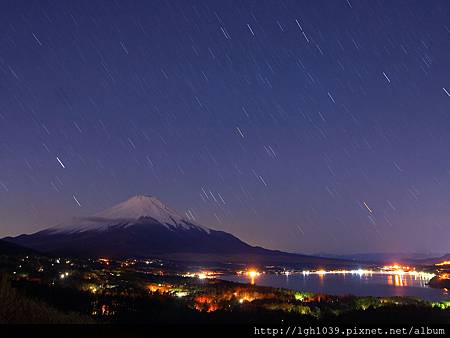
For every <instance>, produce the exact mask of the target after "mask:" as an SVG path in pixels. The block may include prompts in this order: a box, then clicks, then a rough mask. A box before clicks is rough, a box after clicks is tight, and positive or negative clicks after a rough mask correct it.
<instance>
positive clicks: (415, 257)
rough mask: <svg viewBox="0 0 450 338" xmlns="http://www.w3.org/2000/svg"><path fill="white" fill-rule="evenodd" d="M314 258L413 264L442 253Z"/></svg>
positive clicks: (394, 253) (368, 254)
mask: <svg viewBox="0 0 450 338" xmlns="http://www.w3.org/2000/svg"><path fill="white" fill-rule="evenodd" d="M316 256H319V257H326V258H334V259H345V260H351V261H358V262H378V263H393V262H397V263H400V262H413V261H420V260H427V259H435V258H436V257H440V256H442V253H399V252H389V253H384V252H369V253H356V254H346V255H333V254H326V253H318V254H316Z"/></svg>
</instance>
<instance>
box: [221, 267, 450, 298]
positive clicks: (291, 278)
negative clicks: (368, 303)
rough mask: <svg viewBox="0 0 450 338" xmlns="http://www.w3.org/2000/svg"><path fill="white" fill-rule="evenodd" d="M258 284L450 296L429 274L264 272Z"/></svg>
mask: <svg viewBox="0 0 450 338" xmlns="http://www.w3.org/2000/svg"><path fill="white" fill-rule="evenodd" d="M220 279H224V280H228V281H232V282H240V283H250V282H251V280H250V278H249V277H248V276H246V275H227V276H221V277H220ZM254 282H255V284H256V285H261V286H271V287H277V288H286V289H293V290H299V291H305V292H313V293H323V294H329V295H348V294H352V295H355V296H375V297H391V296H403V297H417V298H421V299H425V300H430V301H441V300H450V295H449V294H448V292H446V291H444V290H440V289H433V288H430V287H429V286H428V285H427V284H426V283H427V282H428V278H425V277H423V276H414V275H408V274H402V275H401V274H395V273H392V274H389V273H370V274H369V273H367V274H366V273H361V274H333V273H327V274H302V273H296V274H290V275H282V274H280V275H277V274H261V275H259V276H258V277H256V278H255V279H254Z"/></svg>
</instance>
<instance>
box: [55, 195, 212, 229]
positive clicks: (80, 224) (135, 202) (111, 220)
mask: <svg viewBox="0 0 450 338" xmlns="http://www.w3.org/2000/svg"><path fill="white" fill-rule="evenodd" d="M148 219H151V220H154V221H156V222H158V223H161V224H162V225H164V226H165V227H167V228H168V229H170V230H176V229H180V228H181V229H186V230H189V229H196V230H203V231H206V232H208V233H209V231H210V230H209V229H208V228H206V227H203V226H201V225H198V224H194V223H192V222H191V221H189V220H187V219H186V218H185V217H183V216H181V215H180V214H179V213H178V212H177V211H175V210H174V209H171V208H170V207H168V206H167V205H166V204H164V203H163V202H161V201H160V200H159V199H157V198H156V197H153V196H145V195H138V196H134V197H131V198H130V199H128V200H126V201H124V202H122V203H119V204H117V205H115V206H113V207H112V208H109V209H106V210H104V211H101V212H99V213H97V214H95V215H93V216H91V217H85V218H76V219H73V220H72V221H70V222H68V223H63V224H60V225H57V226H56V227H53V228H51V229H50V230H52V231H54V232H82V231H90V230H106V229H108V228H109V227H110V226H117V225H121V226H123V227H128V226H131V225H133V224H136V223H144V222H146V221H148Z"/></svg>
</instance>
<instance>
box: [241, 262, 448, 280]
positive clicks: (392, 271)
mask: <svg viewBox="0 0 450 338" xmlns="http://www.w3.org/2000/svg"><path fill="white" fill-rule="evenodd" d="M237 274H238V275H245V276H247V277H249V278H250V281H251V283H252V284H254V282H255V279H256V278H257V277H259V276H260V275H261V272H259V271H257V270H255V269H249V270H246V271H237ZM281 274H283V275H285V276H290V275H292V274H303V275H304V276H308V275H318V276H319V277H323V276H325V275H337V274H343V275H345V274H352V275H359V276H363V275H373V274H382V275H398V276H403V275H405V276H412V277H414V278H420V279H426V280H429V279H431V278H433V277H434V276H435V274H433V273H428V272H421V271H416V270H415V269H414V268H411V267H409V266H401V265H398V264H392V265H386V266H383V267H382V268H380V269H377V270H373V269H354V270H344V269H341V270H324V269H319V270H303V271H299V272H295V271H287V270H286V271H283V272H281ZM448 278H450V275H449V276H448Z"/></svg>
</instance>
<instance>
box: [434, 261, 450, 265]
mask: <svg viewBox="0 0 450 338" xmlns="http://www.w3.org/2000/svg"><path fill="white" fill-rule="evenodd" d="M434 265H435V266H446V265H450V261H443V262H441V263H436V264H434Z"/></svg>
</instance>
